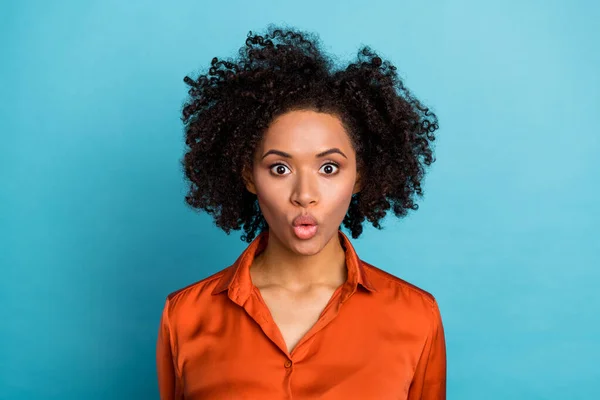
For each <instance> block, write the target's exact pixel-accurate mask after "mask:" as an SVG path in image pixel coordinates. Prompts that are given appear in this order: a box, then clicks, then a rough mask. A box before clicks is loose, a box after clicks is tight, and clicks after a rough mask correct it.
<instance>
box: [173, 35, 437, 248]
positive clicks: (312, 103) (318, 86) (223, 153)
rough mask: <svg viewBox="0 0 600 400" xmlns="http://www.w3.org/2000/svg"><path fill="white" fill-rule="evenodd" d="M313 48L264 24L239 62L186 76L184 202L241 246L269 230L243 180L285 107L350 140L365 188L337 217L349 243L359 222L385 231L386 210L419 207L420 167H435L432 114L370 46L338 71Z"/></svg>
mask: <svg viewBox="0 0 600 400" xmlns="http://www.w3.org/2000/svg"><path fill="white" fill-rule="evenodd" d="M320 47H321V45H320V40H319V38H318V36H317V35H316V34H313V33H308V32H304V31H299V30H297V29H285V30H284V29H282V28H281V27H277V26H274V25H273V24H271V25H269V26H268V27H267V32H266V33H265V34H263V35H258V34H253V33H252V31H250V32H249V33H248V35H247V39H246V44H245V46H243V47H241V48H240V50H239V57H238V58H236V59H232V58H227V59H224V58H222V59H221V60H219V59H218V58H217V57H214V58H213V59H212V61H211V66H210V68H209V69H208V73H207V74H201V75H199V77H198V78H196V79H191V78H190V77H189V76H185V77H184V82H185V83H186V84H187V85H189V87H190V88H189V90H188V94H189V97H188V98H187V99H186V102H185V103H184V105H183V108H182V114H183V117H182V121H183V123H184V125H185V143H186V154H185V156H184V157H183V159H182V160H181V165H182V166H183V170H184V172H185V176H186V177H187V179H188V180H189V183H190V186H189V192H188V193H187V195H186V197H185V201H186V203H187V204H188V205H189V206H191V207H193V208H195V209H202V210H205V211H206V212H207V213H209V214H211V215H212V216H213V217H214V220H215V223H216V225H217V226H218V227H220V228H221V229H223V230H224V231H225V232H226V233H227V234H228V235H229V234H230V231H231V230H239V229H240V228H243V230H244V232H245V235H242V237H241V240H243V241H246V242H248V243H250V242H251V241H252V240H253V239H254V238H255V236H256V235H257V234H259V233H261V232H262V231H263V230H268V225H267V223H266V220H265V219H264V217H263V215H262V213H261V211H260V208H259V205H258V200H257V196H256V195H255V194H253V193H250V192H249V191H248V190H247V189H246V186H245V183H244V181H243V178H242V174H243V171H246V168H251V166H252V163H253V155H254V151H255V148H256V146H257V144H258V143H259V142H260V140H261V138H262V135H263V134H264V132H265V131H266V129H267V128H268V127H269V124H270V123H271V122H272V121H273V120H274V119H275V118H277V116H279V115H281V114H284V113H286V112H288V111H292V110H314V111H317V112H327V113H331V114H333V115H336V116H338V117H339V118H340V120H341V122H342V124H343V126H344V128H345V129H346V131H347V133H348V135H349V137H350V140H351V143H352V145H353V146H354V150H355V151H356V156H357V157H356V158H357V171H358V172H359V174H360V176H361V183H362V186H361V190H360V192H358V193H355V194H354V195H353V196H352V199H351V202H350V205H349V208H348V211H347V213H346V216H345V217H344V220H343V225H344V226H345V227H346V228H348V229H349V230H350V232H351V235H352V237H353V238H355V239H356V238H358V237H359V236H360V234H361V233H362V230H363V227H362V224H363V221H364V220H365V218H366V219H367V220H369V221H370V222H371V223H372V225H373V226H374V227H375V228H377V229H382V228H381V226H380V224H379V221H380V220H381V219H382V218H383V217H385V215H386V212H387V210H388V209H390V208H391V209H392V210H393V212H394V214H395V215H396V216H397V217H404V216H406V215H407V212H408V209H412V210H417V209H418V205H417V204H416V203H415V199H414V197H415V195H418V196H420V197H422V196H423V191H422V188H421V181H422V179H423V177H424V173H425V171H424V169H425V165H427V166H429V165H430V164H431V163H432V162H434V161H435V158H434V156H433V150H432V143H431V142H433V141H434V140H435V136H434V135H433V133H434V132H435V131H436V130H437V129H438V121H437V117H436V115H435V114H434V113H433V112H432V111H430V109H429V108H427V107H425V106H424V105H422V103H421V102H420V101H419V100H417V99H416V98H415V97H414V96H413V95H412V93H411V92H410V91H409V90H408V89H407V88H405V86H404V83H403V81H402V79H401V78H399V77H398V74H397V73H396V67H394V66H393V65H392V64H391V63H390V62H389V61H383V60H382V59H381V58H380V57H379V56H378V55H377V54H376V53H375V52H374V51H372V50H371V48H370V47H369V46H362V47H361V48H360V49H359V51H358V55H357V60H356V61H355V62H353V63H349V64H348V65H347V66H345V67H344V68H338V67H336V66H335V65H334V62H333V61H332V58H331V57H329V56H327V55H325V54H324V53H323V51H321V50H320Z"/></svg>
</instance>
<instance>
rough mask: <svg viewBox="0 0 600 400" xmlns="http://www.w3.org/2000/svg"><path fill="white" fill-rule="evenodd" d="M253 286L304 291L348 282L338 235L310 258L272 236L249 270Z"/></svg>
mask: <svg viewBox="0 0 600 400" xmlns="http://www.w3.org/2000/svg"><path fill="white" fill-rule="evenodd" d="M251 271H252V273H253V282H254V283H255V285H256V286H259V287H260V286H263V287H264V286H280V287H284V288H286V289H289V290H292V291H304V290H308V289H311V288H313V287H316V286H324V285H325V286H332V287H338V286H340V285H342V284H343V283H344V282H345V281H346V279H347V272H348V271H347V268H346V254H345V251H344V248H343V247H342V244H341V242H340V238H339V235H338V234H337V233H336V234H335V236H334V237H332V238H331V240H329V242H328V243H327V244H326V245H325V247H323V249H322V250H321V251H319V252H318V253H316V254H313V255H308V256H307V255H301V254H296V253H293V252H291V251H290V250H289V249H288V248H286V247H285V246H284V245H283V244H282V243H281V242H280V241H279V240H278V239H277V238H276V237H275V236H274V235H271V234H270V236H269V241H268V243H267V247H266V248H265V250H264V251H263V252H261V253H260V254H259V255H258V256H257V257H256V258H255V260H254V263H253V266H252V269H251Z"/></svg>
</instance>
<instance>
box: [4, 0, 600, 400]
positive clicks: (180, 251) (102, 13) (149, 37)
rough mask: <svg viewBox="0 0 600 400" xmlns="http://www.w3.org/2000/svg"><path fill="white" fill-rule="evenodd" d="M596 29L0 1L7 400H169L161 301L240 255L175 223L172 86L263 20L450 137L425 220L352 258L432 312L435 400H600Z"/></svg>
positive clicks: (397, 227)
mask: <svg viewBox="0 0 600 400" xmlns="http://www.w3.org/2000/svg"><path fill="white" fill-rule="evenodd" d="M598 20H600V6H599V3H598V2H594V1H571V2H566V1H541V0H540V1H528V0H525V1H516V0H504V1H485V2H483V1H477V0H455V1H392V0H389V1H375V0H373V1H369V2H366V1H364V0H362V1H313V0H306V1H302V2H290V1H264V0H258V1H253V2H248V1H239V0H237V1H228V2H226V3H219V2H215V1H212V2H208V1H204V2H203V1H178V2H177V1H174V2H166V1H163V2H158V1H155V2H150V1H115V0H103V1H97V0H87V1H52V2H50V1H16V0H14V1H3V2H2V3H1V6H0V52H1V53H0V60H1V61H0V80H1V85H0V135H1V142H0V265H1V268H0V274H1V275H0V310H1V311H2V318H1V322H0V398H1V399H7V400H31V399H61V400H70V399H86V400H95V399H158V391H157V386H156V385H157V384H156V372H155V359H154V351H155V341H156V337H157V332H158V322H159V318H160V313H161V310H162V306H163V305H164V301H165V297H166V296H167V294H168V293H170V292H172V291H174V290H176V289H178V288H180V287H183V286H185V285H188V284H190V283H192V282H195V281H197V280H199V279H202V278H204V277H206V276H208V275H209V274H212V273H214V272H216V271H218V270H220V269H222V268H225V267H226V266H228V265H230V264H231V263H232V262H233V261H235V259H236V258H237V256H238V254H239V253H240V252H242V251H243V249H244V248H245V247H246V244H245V243H244V242H242V241H241V240H240V233H239V232H237V233H232V234H231V235H230V236H228V235H226V234H225V233H224V232H222V231H220V230H219V229H218V228H216V227H215V225H214V224H213V222H212V220H211V218H210V217H209V216H207V215H205V214H200V213H197V212H194V211H193V210H191V209H190V208H188V207H187V206H186V205H185V203H184V199H183V196H184V194H185V191H186V186H185V182H184V180H183V174H182V172H181V169H180V166H179V160H180V158H181V157H182V155H183V151H184V146H183V129H182V128H183V127H182V124H181V121H180V119H179V118H180V111H181V105H182V102H183V100H184V98H185V96H186V91H187V88H186V86H185V84H184V83H183V77H184V76H185V75H186V74H196V73H198V72H201V71H204V70H205V69H206V67H207V66H208V64H209V62H210V59H211V58H212V57H213V56H219V57H222V56H223V57H228V56H232V55H235V52H236V51H237V49H238V48H239V47H240V46H242V45H243V44H244V41H245V38H246V34H247V33H248V31H249V30H252V31H261V30H262V29H264V28H265V27H266V26H267V24H268V23H271V22H273V23H285V24H288V25H290V26H294V27H297V28H300V29H304V30H309V31H313V32H316V33H318V34H319V35H320V37H321V39H322V41H323V44H324V45H325V50H326V51H328V52H330V53H332V54H335V55H336V56H338V57H339V58H340V59H341V60H342V61H345V62H347V61H350V60H351V59H352V58H353V57H354V56H355V55H356V51H357V50H358V47H359V46H360V45H361V44H367V45H370V46H372V48H373V49H374V50H375V51H377V52H379V53H380V54H381V55H382V56H383V57H384V58H385V59H389V60H390V61H392V62H393V63H394V64H395V65H396V66H397V67H398V72H399V74H400V76H401V77H403V78H404V79H405V83H406V85H407V86H408V87H409V89H411V90H412V91H413V92H414V93H415V94H416V95H417V97H419V98H420V99H422V100H423V101H424V102H425V103H426V104H427V105H430V106H432V108H433V110H434V111H435V112H436V113H437V115H438V117H439V121H440V130H439V131H438V132H437V134H438V140H436V157H437V161H436V163H434V164H433V166H432V168H431V169H430V170H429V174H428V175H427V178H426V180H425V183H424V189H425V197H424V198H423V199H421V200H419V205H420V209H419V210H418V211H416V212H412V213H411V214H410V215H409V216H408V217H407V218H405V219H402V220H395V219H394V218H393V215H391V216H388V217H387V218H386V219H385V220H384V222H383V225H384V229H383V230H381V231H378V230H376V229H374V228H373V227H371V226H367V228H366V229H365V232H364V234H363V236H362V237H361V238H359V239H356V240H354V242H353V243H354V244H355V247H356V249H357V251H358V252H359V255H360V256H361V258H363V259H365V260H366V261H368V262H370V263H372V264H375V265H376V266H378V267H380V268H383V269H385V270H387V271H389V272H391V273H393V274H395V275H397V276H399V277H401V278H403V279H406V280H408V281H409V282H412V283H414V284H415V285H418V286H420V287H422V288H423V289H425V290H427V291H429V292H431V293H432V294H434V296H436V298H437V299H438V301H439V304H440V309H441V312H442V317H443V320H444V326H445V330H446V342H447V351H448V352H447V355H448V398H449V399H478V400H480V399H486V400H494V399H527V400H530V399H561V400H563V399H570V400H573V399H598V398H600V385H599V383H600V367H599V361H600V316H599V315H600V311H599V310H600V294H599V290H598V286H599V282H600V272H599V271H600V268H599V267H600V257H599V252H600V240H599V237H600V233H599V226H600V212H599V211H598V208H599V206H600V201H599V200H600V199H599V198H600V196H599V195H600V189H599V182H600V179H599V178H598V175H599V173H600V162H599V161H598V155H599V154H600V143H599V142H600V141H599V128H598V122H599V121H598V113H599V111H600V98H599V96H600V95H599V93H600V91H599V88H600V85H599V78H598V76H599V74H598V71H600V52H599V51H598V48H599V47H598V46H599V45H598V43H599V42H600V41H599V39H600V37H599V36H600V34H599V27H598V26H599V25H598ZM398 317H399V318H401V316H398ZM382 368H385V366H382ZM365 384H368V382H365Z"/></svg>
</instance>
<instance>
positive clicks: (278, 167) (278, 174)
mask: <svg viewBox="0 0 600 400" xmlns="http://www.w3.org/2000/svg"><path fill="white" fill-rule="evenodd" d="M275 167H277V168H275ZM273 168H275V170H276V171H277V172H275V175H276V176H283V174H282V173H279V172H283V170H284V168H287V166H286V165H285V164H281V163H277V164H273V165H271V166H270V167H269V169H270V170H271V171H273Z"/></svg>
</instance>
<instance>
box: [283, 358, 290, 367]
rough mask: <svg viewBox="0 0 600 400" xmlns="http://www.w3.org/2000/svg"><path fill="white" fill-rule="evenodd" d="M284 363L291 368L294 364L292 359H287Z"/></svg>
mask: <svg viewBox="0 0 600 400" xmlns="http://www.w3.org/2000/svg"><path fill="white" fill-rule="evenodd" d="M283 365H284V366H285V367H286V368H289V367H291V366H292V362H291V361H290V360H287V361H286V362H285V364H283Z"/></svg>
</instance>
